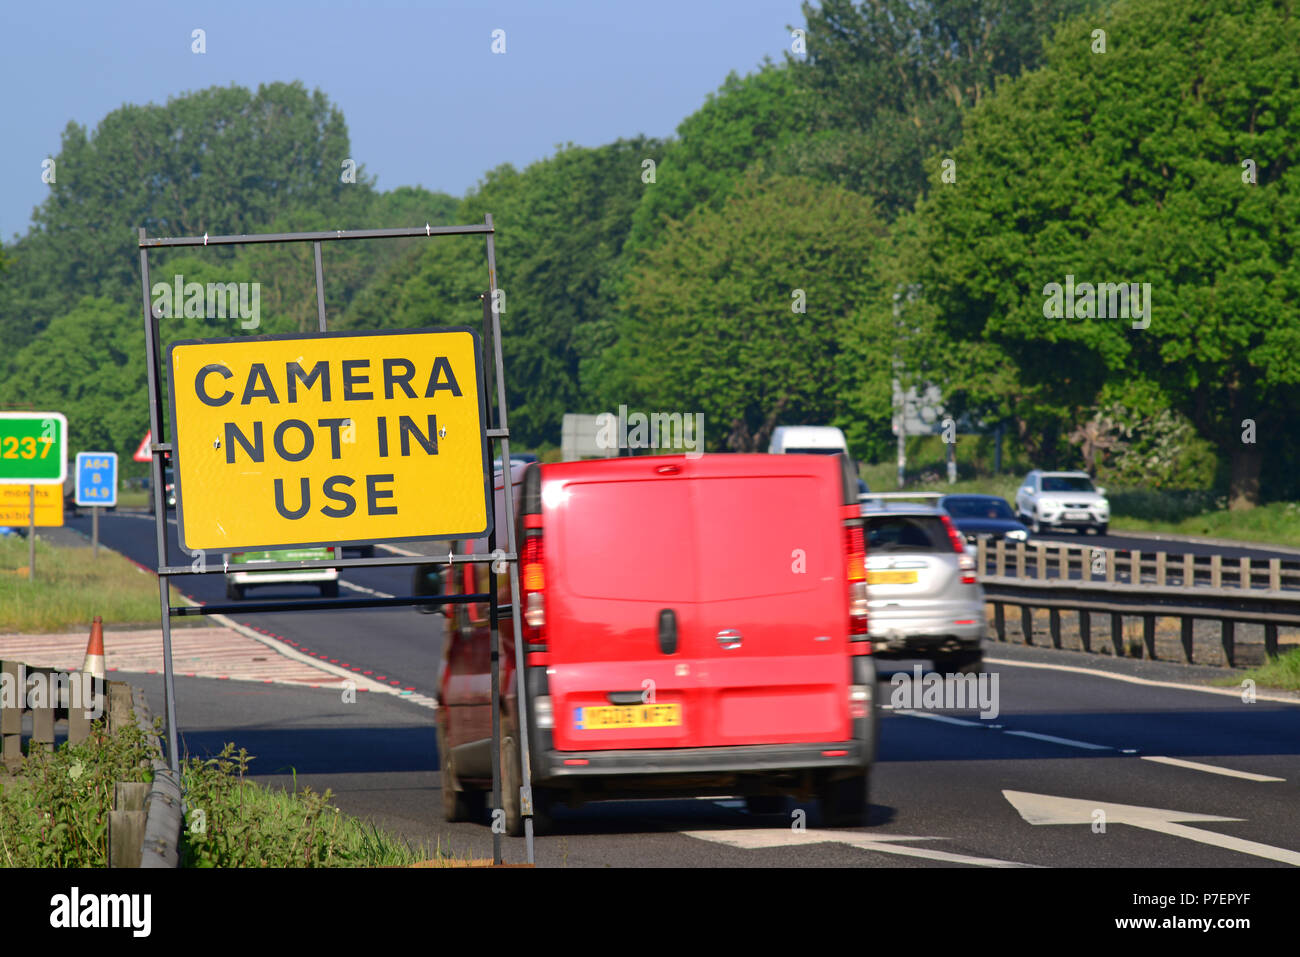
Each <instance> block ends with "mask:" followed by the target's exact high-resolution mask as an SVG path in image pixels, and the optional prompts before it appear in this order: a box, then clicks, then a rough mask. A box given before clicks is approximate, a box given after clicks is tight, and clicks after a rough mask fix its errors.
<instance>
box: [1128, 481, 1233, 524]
mask: <svg viewBox="0 0 1300 957" xmlns="http://www.w3.org/2000/svg"><path fill="white" fill-rule="evenodd" d="M1106 492H1107V495H1106V498H1107V500H1108V501H1109V502H1110V511H1111V514H1112V515H1114V516H1123V517H1127V518H1140V519H1144V520H1145V521H1149V522H1181V521H1183V520H1184V519H1187V518H1193V517H1195V516H1197V515H1202V514H1204V513H1205V512H1213V511H1222V510H1223V509H1225V508H1227V507H1228V500H1227V499H1226V498H1225V497H1224V496H1222V495H1216V494H1215V493H1214V492H1212V491H1207V490H1203V489H1180V490H1172V489H1166V490H1163V491H1156V490H1153V489H1144V488H1140V489H1122V490H1113V489H1107V490H1106Z"/></svg>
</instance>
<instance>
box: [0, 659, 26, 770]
mask: <svg viewBox="0 0 1300 957" xmlns="http://www.w3.org/2000/svg"><path fill="white" fill-rule="evenodd" d="M21 671H22V665H20V664H19V663H18V662H16V661H0V672H3V673H4V674H5V675H7V676H8V681H9V682H11V684H10V687H11V688H18V687H19V686H20V680H19V679H20V677H21ZM3 680H5V679H0V681H3ZM24 698H26V695H25V694H23V693H21V692H19V694H18V698H17V700H16V701H15V702H14V705H15V706H14V707H12V708H6V707H5V706H4V704H3V701H0V759H2V760H3V761H4V763H5V764H6V765H12V764H17V763H19V762H20V761H22V759H23V699H24Z"/></svg>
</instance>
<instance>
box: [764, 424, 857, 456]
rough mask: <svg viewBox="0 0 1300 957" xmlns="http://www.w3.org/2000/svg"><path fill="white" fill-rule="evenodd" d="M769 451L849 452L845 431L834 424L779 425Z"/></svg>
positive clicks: (818, 453) (806, 453) (815, 453)
mask: <svg viewBox="0 0 1300 957" xmlns="http://www.w3.org/2000/svg"><path fill="white" fill-rule="evenodd" d="M767 451H768V452H769V453H775V454H782V453H785V454H791V453H793V454H800V455H808V454H813V455H830V454H833V453H835V452H843V453H844V454H845V455H848V454H849V443H848V442H847V441H845V439H844V433H843V432H841V431H840V430H839V429H838V428H836V427H835V426H833V425H778V426H777V427H776V428H775V429H774V430H773V432H772V441H771V442H770V443H769V444H768V446H767Z"/></svg>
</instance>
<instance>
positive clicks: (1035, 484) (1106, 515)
mask: <svg viewBox="0 0 1300 957" xmlns="http://www.w3.org/2000/svg"><path fill="white" fill-rule="evenodd" d="M1016 515H1017V517H1018V518H1019V519H1020V521H1021V522H1023V523H1024V524H1025V525H1027V526H1029V530H1030V532H1032V533H1033V534H1035V535H1038V534H1040V533H1042V532H1043V531H1044V530H1045V529H1062V528H1076V529H1079V530H1080V531H1086V530H1087V529H1092V530H1094V531H1095V532H1096V533H1097V534H1098V535H1105V534H1106V530H1107V528H1109V526H1110V503H1109V502H1107V501H1106V490H1105V489H1104V488H1097V487H1096V486H1094V485H1093V484H1092V478H1091V477H1090V476H1089V475H1088V473H1087V472H1045V471H1043V470H1041V469H1034V471H1032V472H1030V473H1029V474H1028V475H1026V476H1025V480H1024V481H1023V482H1021V483H1020V488H1019V489H1017V490H1016Z"/></svg>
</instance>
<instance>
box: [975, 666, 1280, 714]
mask: <svg viewBox="0 0 1300 957" xmlns="http://www.w3.org/2000/svg"><path fill="white" fill-rule="evenodd" d="M984 662H985V663H986V664H990V665H1007V666H1010V667H1012V668H1044V669H1046V670H1048V671H1070V672H1073V673H1075V674H1080V675H1092V676H1093V677H1094V678H1109V679H1111V680H1112V681H1127V682H1129V683H1130V684H1135V685H1148V686H1151V687H1154V688H1178V689H1180V690H1182V691H1200V692H1203V693H1205V694H1217V695H1228V696H1229V697H1232V698H1236V699H1237V700H1238V701H1240V700H1241V689H1240V688H1207V687H1205V686H1204V685H1189V684H1183V683H1181V682H1178V681H1154V680H1152V679H1151V678H1136V677H1134V676H1133V675H1116V674H1112V673H1110V672H1109V671H1097V670H1096V669H1094V668H1082V667H1079V666H1078V665H1052V664H1046V663H1044V662H1041V661H1011V660H1008V659H1006V658H985V659H984ZM1255 699H1256V700H1258V701H1277V702H1280V703H1282V704H1295V705H1300V698H1285V697H1282V696H1281V695H1270V694H1266V693H1265V692H1263V691H1259V690H1256V692H1255Z"/></svg>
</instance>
